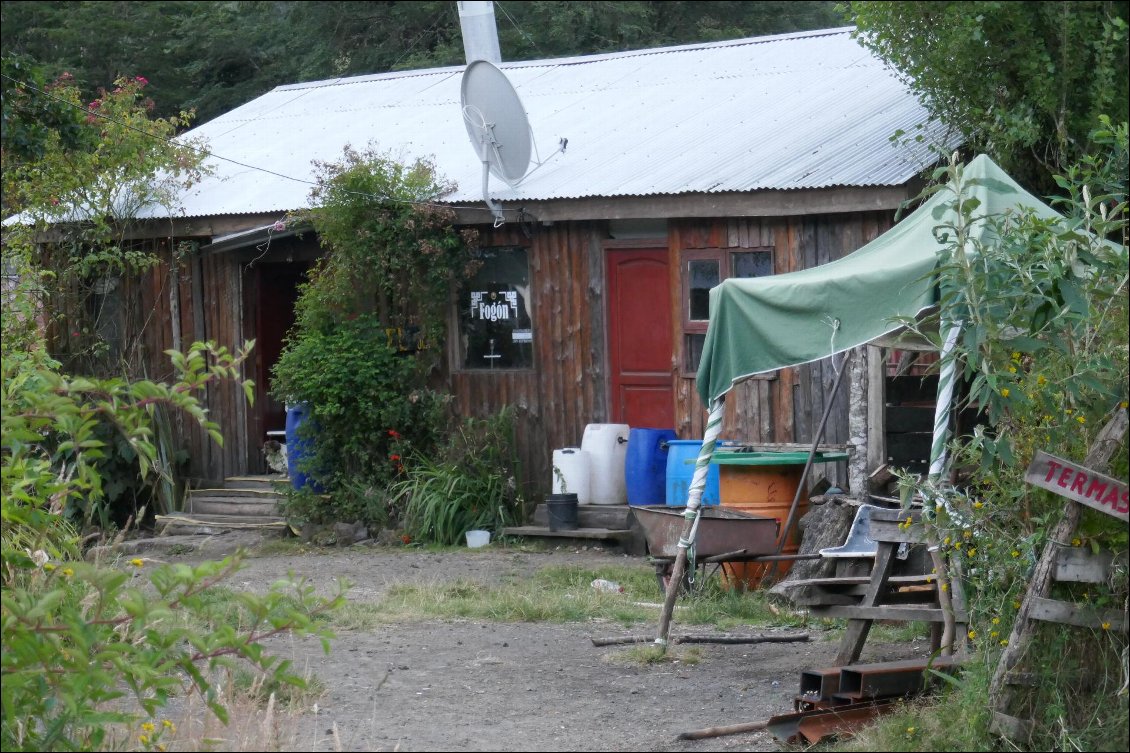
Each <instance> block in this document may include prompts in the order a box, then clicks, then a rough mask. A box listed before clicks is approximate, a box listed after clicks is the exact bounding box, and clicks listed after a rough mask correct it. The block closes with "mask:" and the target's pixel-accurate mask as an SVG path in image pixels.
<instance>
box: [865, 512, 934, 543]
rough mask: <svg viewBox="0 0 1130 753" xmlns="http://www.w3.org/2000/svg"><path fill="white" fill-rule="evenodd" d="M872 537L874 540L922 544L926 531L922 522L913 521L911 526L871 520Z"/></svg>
mask: <svg viewBox="0 0 1130 753" xmlns="http://www.w3.org/2000/svg"><path fill="white" fill-rule="evenodd" d="M871 538H872V539H873V540H874V541H888V542H892V543H896V544H903V543H906V544H921V543H922V542H923V541H925V540H926V531H925V529H924V528H923V527H922V524H921V523H912V524H911V525H910V527H909V528H904V527H902V524H900V523H898V522H885V521H881V520H875V519H874V518H872V520H871Z"/></svg>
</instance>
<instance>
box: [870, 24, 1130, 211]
mask: <svg viewBox="0 0 1130 753" xmlns="http://www.w3.org/2000/svg"><path fill="white" fill-rule="evenodd" d="M849 6H850V7H849V11H850V16H851V17H852V19H853V20H854V22H855V24H856V25H857V26H858V29H859V31H858V34H859V39H860V40H861V41H862V42H863V44H864V45H866V46H867V47H869V48H870V49H871V50H873V51H874V52H875V53H876V54H877V55H879V56H880V57H881V58H883V59H884V60H886V61H887V62H888V63H889V64H891V65H892V66H893V67H894V68H895V69H896V70H898V71H900V72H901V73H902V74H904V75H905V76H906V77H907V79H908V80H909V84H910V86H911V88H912V89H913V90H914V91H915V92H916V93H917V94H918V96H919V97H920V98H921V100H922V102H923V103H924V104H925V105H926V107H927V108H928V109H929V111H930V114H931V115H932V116H933V117H936V118H939V119H941V120H944V121H945V122H947V123H949V124H951V125H952V126H953V127H954V128H957V129H958V130H959V131H960V132H961V134H962V135H963V136H964V138H965V141H966V145H967V146H968V147H969V148H970V149H973V150H975V151H978V152H982V151H983V152H986V153H988V154H989V155H990V156H991V157H992V158H993V159H994V160H995V161H996V162H997V163H998V164H1000V165H1001V166H1002V167H1003V168H1004V169H1005V170H1006V171H1008V172H1009V173H1010V174H1011V175H1013V176H1014V177H1016V179H1017V180H1019V181H1020V182H1022V183H1024V184H1025V185H1027V186H1028V187H1030V188H1031V189H1033V190H1035V191H1037V192H1038V193H1043V194H1048V193H1051V192H1053V191H1054V190H1055V188H1056V186H1055V183H1054V182H1053V180H1052V177H1051V176H1052V175H1055V174H1057V173H1062V172H1063V171H1064V170H1066V169H1067V168H1068V167H1069V166H1071V165H1072V164H1075V163H1076V162H1078V161H1079V160H1080V159H1082V158H1083V157H1084V155H1087V154H1093V153H1095V150H1096V144H1094V142H1093V141H1092V140H1091V138H1090V134H1091V132H1092V131H1093V130H1094V129H1096V128H1097V127H1098V125H1099V116H1100V115H1104V114H1105V115H1109V116H1111V117H1112V118H1115V119H1118V120H1125V118H1126V113H1127V111H1128V109H1130V94H1128V90H1130V84H1128V81H1130V70H1128V68H1127V28H1128V26H1127V22H1128V16H1130V3H1126V2H1036V3H1001V2H931V3H920V2H852V3H850V4H849Z"/></svg>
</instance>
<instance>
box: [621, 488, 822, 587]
mask: <svg viewBox="0 0 1130 753" xmlns="http://www.w3.org/2000/svg"><path fill="white" fill-rule="evenodd" d="M686 509H687V508H686V507H664V506H659V505H652V506H642V505H641V506H635V505H633V506H632V507H631V510H632V514H633V515H634V516H635V518H636V521H638V522H639V524H640V527H641V528H642V529H643V532H644V537H645V538H646V539H647V548H648V552H650V553H651V557H652V560H653V561H654V563H655V576H656V579H657V580H658V582H659V589H660V590H661V591H663V592H664V593H665V592H666V591H667V583H668V582H669V580H670V577H671V570H672V568H673V567H674V564H675V557H676V556H677V555H678V553H679V549H678V545H679V536H680V535H681V534H682V532H683V521H684V518H683V513H684V512H685V511H686ZM699 510H700V513H699V521H698V533H697V535H696V536H695V545H694V549H695V564H696V565H700V566H702V567H704V568H705V566H706V565H708V564H719V565H721V563H723V562H751V561H771V560H773V559H778V558H779V557H775V556H774V552H776V551H777V529H778V528H779V524H778V522H777V519H776V518H766V517H762V516H760V515H750V514H749V513H746V512H743V511H741V510H733V509H730V508H727V507H715V506H703V507H701V508H699ZM817 556H819V555H817ZM784 557H787V558H789V559H796V556H795V555H784ZM691 574H692V571H691V569H690V568H688V569H687V576H688V577H690V575H691ZM688 584H689V583H688V581H684V584H683V588H684V590H685V589H686V588H687V586H688Z"/></svg>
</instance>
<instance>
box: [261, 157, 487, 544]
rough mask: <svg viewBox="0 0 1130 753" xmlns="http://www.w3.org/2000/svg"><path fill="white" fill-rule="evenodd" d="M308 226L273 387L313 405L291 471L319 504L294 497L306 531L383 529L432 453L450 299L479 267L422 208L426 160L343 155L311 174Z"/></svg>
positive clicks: (439, 430) (444, 411) (446, 225)
mask: <svg viewBox="0 0 1130 753" xmlns="http://www.w3.org/2000/svg"><path fill="white" fill-rule="evenodd" d="M318 167H319V174H318V184H317V186H316V187H315V189H314V191H313V192H312V193H311V200H312V203H314V204H315V205H316V206H315V208H314V209H312V210H309V211H308V212H305V213H303V215H302V216H301V217H300V218H299V219H300V220H302V221H306V222H309V223H310V224H312V225H313V227H314V229H315V230H316V231H317V233H318V237H319V240H320V242H321V244H322V245H323V246H324V247H325V248H326V249H327V250H328V253H327V255H326V256H325V258H323V259H322V260H321V261H320V262H319V263H318V264H317V265H316V266H315V267H314V269H313V270H312V272H311V277H310V281H309V282H308V283H307V284H306V285H304V286H303V287H302V289H301V295H300V297H299V300H298V303H297V305H296V324H295V327H294V329H293V330H292V331H291V332H290V333H289V335H288V338H287V343H286V348H285V350H284V351H283V354H282V357H281V358H280V360H279V362H278V364H276V366H275V369H274V372H273V374H274V382H273V385H272V390H273V392H274V394H275V395H276V396H277V397H278V398H279V399H281V400H284V401H286V402H288V403H291V404H293V403H297V402H304V403H307V404H308V405H309V409H310V421H308V422H306V423H304V424H303V426H302V427H301V428H300V429H299V436H300V437H301V438H302V439H303V440H304V441H305V442H307V443H308V444H307V447H309V448H310V452H309V456H308V457H306V458H305V459H304V460H303V461H301V462H299V463H298V464H297V465H298V468H299V470H301V471H303V472H305V473H307V474H308V475H310V476H311V477H312V478H313V479H314V480H315V481H317V482H319V483H320V484H321V486H322V487H323V488H324V489H325V490H326V491H327V492H328V497H321V496H317V495H313V494H294V495H291V498H290V499H289V500H288V502H287V505H286V507H287V511H288V514H290V515H293V516H296V517H298V518H300V519H302V520H304V521H310V522H315V523H326V522H331V521H337V520H341V521H353V520H362V521H363V522H365V523H367V524H369V525H370V526H371V527H372V526H375V525H381V524H383V523H384V522H386V521H387V519H388V518H389V515H390V510H389V509H388V506H387V495H386V494H385V490H386V488H387V486H388V484H389V483H390V482H392V481H393V480H394V479H395V478H397V477H398V476H399V474H400V473H401V472H402V469H403V467H404V459H405V458H407V457H408V456H409V455H411V454H420V455H423V456H431V455H433V454H434V451H435V449H436V447H437V446H438V445H439V443H440V442H441V441H442V439H443V437H444V436H445V435H446V432H447V430H448V427H449V426H450V423H451V419H450V415H449V412H448V405H449V402H450V398H449V397H447V396H445V395H441V394H439V393H437V392H435V391H433V390H432V389H430V388H429V382H430V381H434V379H435V376H436V375H435V372H434V369H435V367H436V366H437V364H438V363H439V361H440V360H441V354H442V348H441V347H440V343H441V342H442V338H443V337H444V335H445V333H446V327H447V316H448V307H449V305H450V298H451V289H452V286H453V284H454V282H455V281H456V280H457V279H459V278H460V276H463V275H466V274H467V273H468V272H469V271H470V270H471V269H472V267H473V265H474V264H475V262H474V261H473V260H472V259H471V257H470V255H469V254H467V253H466V251H465V248H466V244H468V243H472V242H473V241H474V236H473V234H465V233H464V234H461V233H458V232H456V231H455V230H454V227H453V225H452V221H453V219H454V213H453V212H452V211H451V210H450V209H449V208H447V207H443V206H440V205H438V204H434V203H431V202H432V201H433V200H434V199H435V197H436V196H438V195H440V194H442V193H443V192H444V191H445V190H447V187H446V186H445V185H444V184H443V182H442V181H441V180H440V179H439V178H438V177H437V176H436V173H435V170H434V168H433V167H432V165H431V164H429V163H427V162H423V161H417V162H415V163H412V164H407V165H406V164H400V163H399V162H397V161H396V160H394V159H392V158H391V157H389V156H387V155H381V154H378V153H376V152H374V151H372V150H371V149H370V150H367V151H363V152H358V151H355V150H353V149H351V148H348V147H347V148H346V150H345V152H344V154H343V156H342V159H341V161H339V162H337V163H333V164H320V165H319V166H318Z"/></svg>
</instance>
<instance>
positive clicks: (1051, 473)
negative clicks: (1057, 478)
mask: <svg viewBox="0 0 1130 753" xmlns="http://www.w3.org/2000/svg"><path fill="white" fill-rule="evenodd" d="M1062 467H1063V466H1062V465H1060V464H1059V463H1057V462H1055V461H1054V460H1049V461H1048V475H1046V476H1044V481H1051V480H1052V476H1054V475H1055V471H1056V469H1057V468H1062Z"/></svg>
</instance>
